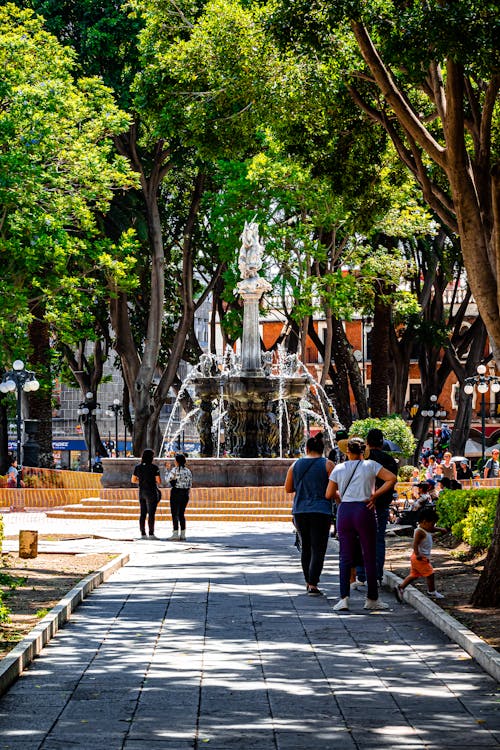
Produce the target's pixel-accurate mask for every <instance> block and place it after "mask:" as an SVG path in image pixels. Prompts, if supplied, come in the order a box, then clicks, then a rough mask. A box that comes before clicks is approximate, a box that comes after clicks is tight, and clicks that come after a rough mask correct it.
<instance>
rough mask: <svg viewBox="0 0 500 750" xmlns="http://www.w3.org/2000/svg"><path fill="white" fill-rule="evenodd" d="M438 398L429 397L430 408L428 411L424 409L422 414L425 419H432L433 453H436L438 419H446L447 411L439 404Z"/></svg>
mask: <svg viewBox="0 0 500 750" xmlns="http://www.w3.org/2000/svg"><path fill="white" fill-rule="evenodd" d="M437 400H438V397H437V396H435V395H432V396H430V397H429V401H430V402H431V403H430V406H429V408H428V409H422V411H421V412H420V413H421V414H422V416H423V417H430V418H431V419H432V452H433V453H434V447H435V438H436V418H438V419H444V417H446V409H443V407H442V406H440V405H439V404H438V402H437Z"/></svg>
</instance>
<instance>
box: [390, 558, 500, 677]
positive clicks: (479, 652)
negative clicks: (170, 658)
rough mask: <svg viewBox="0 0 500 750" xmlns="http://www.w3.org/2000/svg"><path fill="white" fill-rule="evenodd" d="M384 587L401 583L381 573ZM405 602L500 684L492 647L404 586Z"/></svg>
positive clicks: (499, 669) (498, 656) (499, 667)
mask: <svg viewBox="0 0 500 750" xmlns="http://www.w3.org/2000/svg"><path fill="white" fill-rule="evenodd" d="M383 582H384V584H385V585H386V586H388V587H389V588H390V589H391V591H392V590H393V589H395V588H396V586H397V585H398V584H399V583H402V578H399V577H398V576H397V575H395V574H394V573H389V572H388V571H384V581H383ZM404 597H405V602H407V603H408V604H410V605H411V606H412V607H414V608H415V609H416V610H418V611H419V612H420V613H421V614H422V615H423V616H424V617H425V618H426V619H427V620H429V622H432V624H433V625H435V626H436V627H437V628H439V629H440V630H441V631H442V632H443V633H445V634H446V635H447V636H448V637H449V638H451V640H452V641H455V643H457V644H458V645H459V646H460V647H461V648H463V649H464V651H466V652H467V653H468V654H469V655H470V656H472V658H473V659H475V660H476V661H477V662H478V664H480V665H481V667H482V668H483V669H484V671H485V672H487V673H488V674H489V675H491V677H493V678H494V679H495V680H497V681H498V682H500V654H499V653H498V651H496V650H495V649H494V648H493V647H492V646H489V645H488V644H487V643H485V641H483V640H482V639H481V638H479V636H477V635H476V634H475V633H473V632H472V630H469V628H466V627H465V625H462V623H460V622H459V621H458V620H456V619H455V618H454V617H452V616H451V615H449V614H448V613H447V612H444V610H442V609H441V607H439V606H438V605H437V604H435V602H433V601H432V599H429V597H428V596H426V595H425V594H423V593H422V592H421V591H419V590H418V589H416V588H415V587H414V586H408V588H406V589H405V594H404Z"/></svg>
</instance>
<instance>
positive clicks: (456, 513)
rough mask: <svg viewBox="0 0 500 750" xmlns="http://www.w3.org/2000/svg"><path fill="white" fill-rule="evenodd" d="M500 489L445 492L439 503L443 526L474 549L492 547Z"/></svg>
mask: <svg viewBox="0 0 500 750" xmlns="http://www.w3.org/2000/svg"><path fill="white" fill-rule="evenodd" d="M498 494H499V493H498V488H495V487H493V488H491V489H474V488H472V489H467V490H443V492H441V493H440V495H439V498H438V501H437V512H438V513H439V525H440V526H444V527H445V528H447V529H451V531H452V533H453V536H455V537H456V538H457V539H459V540H460V541H464V542H467V544H469V545H470V546H471V547H474V548H477V549H485V548H486V547H488V546H489V545H490V544H491V538H492V536H493V525H494V522H495V514H496V508H497V502H498Z"/></svg>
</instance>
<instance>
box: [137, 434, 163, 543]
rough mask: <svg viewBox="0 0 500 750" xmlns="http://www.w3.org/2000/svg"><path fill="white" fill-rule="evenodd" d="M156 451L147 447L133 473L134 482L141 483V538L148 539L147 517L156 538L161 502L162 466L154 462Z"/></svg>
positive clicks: (152, 533)
mask: <svg viewBox="0 0 500 750" xmlns="http://www.w3.org/2000/svg"><path fill="white" fill-rule="evenodd" d="M153 458H154V453H153V451H152V450H151V448H146V450H145V451H144V452H143V454H142V459H141V463H140V464H137V466H136V467H135V469H134V473H133V474H132V479H131V481H132V484H138V485H139V504H140V506H141V514H140V516H139V528H140V531H141V538H142V539H147V538H148V537H147V536H146V518H147V519H148V528H149V538H150V539H156V538H157V537H156V536H155V515H156V507H157V505H158V503H159V502H160V490H159V488H158V485H159V484H160V482H161V477H160V468H159V466H157V464H154V463H153Z"/></svg>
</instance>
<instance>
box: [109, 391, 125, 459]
mask: <svg viewBox="0 0 500 750" xmlns="http://www.w3.org/2000/svg"><path fill="white" fill-rule="evenodd" d="M122 414H123V408H122V405H121V404H120V400H119V399H118V398H115V399H114V400H113V403H112V404H111V405H110V406H109V408H108V409H106V416H107V417H112V416H113V415H114V417H115V454H116V457H118V456H119V455H120V453H119V451H118V417H119V416H121V415H122Z"/></svg>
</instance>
